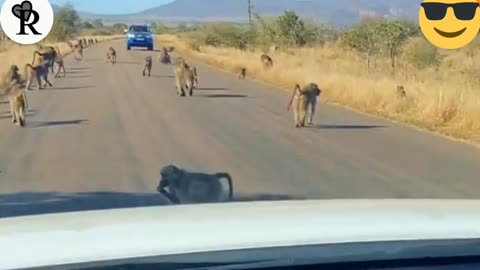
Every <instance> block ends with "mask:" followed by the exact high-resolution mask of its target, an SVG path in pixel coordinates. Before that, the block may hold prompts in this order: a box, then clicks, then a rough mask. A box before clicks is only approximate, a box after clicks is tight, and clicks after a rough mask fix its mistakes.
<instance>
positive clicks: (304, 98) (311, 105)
mask: <svg viewBox="0 0 480 270" xmlns="http://www.w3.org/2000/svg"><path fill="white" fill-rule="evenodd" d="M320 93H321V90H320V88H318V85H317V84H315V83H310V84H307V85H306V86H305V87H303V88H301V87H300V85H298V84H297V85H295V89H294V90H293V93H292V97H291V98H290V101H289V103H288V107H287V110H290V109H291V107H292V106H293V119H294V122H295V126H296V127H297V128H298V127H304V126H305V118H306V116H307V114H308V125H313V116H314V115H315V107H316V106H317V97H318V96H319V95H320ZM307 110H308V111H307Z"/></svg>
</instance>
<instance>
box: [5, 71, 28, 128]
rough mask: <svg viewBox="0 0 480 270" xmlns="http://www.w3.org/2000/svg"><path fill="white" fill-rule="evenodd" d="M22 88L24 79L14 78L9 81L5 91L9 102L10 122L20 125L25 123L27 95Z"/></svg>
mask: <svg viewBox="0 0 480 270" xmlns="http://www.w3.org/2000/svg"><path fill="white" fill-rule="evenodd" d="M24 88H25V84H24V81H21V80H17V79H14V80H12V81H11V82H10V84H9V86H8V88H7V90H6V92H5V95H7V96H8V101H9V103H10V114H11V116H12V123H14V124H17V125H19V126H21V127H23V126H25V123H26V119H25V110H26V109H27V95H26V94H25V91H24V90H23V89H24Z"/></svg>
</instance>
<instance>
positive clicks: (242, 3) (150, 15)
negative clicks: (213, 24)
mask: <svg viewBox="0 0 480 270" xmlns="http://www.w3.org/2000/svg"><path fill="white" fill-rule="evenodd" d="M252 2H253V5H254V12H257V13H259V14H261V15H272V16H277V15H280V14H282V13H283V12H284V11H285V10H293V11H295V12H297V13H298V14H299V15H301V16H304V17H308V18H311V19H314V20H317V21H320V22H325V23H332V24H337V25H345V24H351V23H353V22H355V21H358V19H359V18H360V17H361V16H362V15H378V16H384V17H407V18H413V19H414V18H415V17H416V16H417V14H418V9H419V6H420V3H421V2H422V1H421V0H335V1H326V0H252ZM247 3H248V2H247V0H228V1H226V0H176V1H174V2H172V3H169V4H166V5H162V6H158V7H155V8H151V9H148V10H145V11H143V12H140V13H135V14H125V15H101V14H88V13H82V14H81V15H82V17H83V18H86V19H97V18H102V19H104V21H105V22H125V23H149V22H153V21H156V22H173V23H178V22H187V23H188V22H190V23H192V22H193V23H194V22H205V21H233V22H245V21H247V17H248V15H247V9H248V4H247Z"/></svg>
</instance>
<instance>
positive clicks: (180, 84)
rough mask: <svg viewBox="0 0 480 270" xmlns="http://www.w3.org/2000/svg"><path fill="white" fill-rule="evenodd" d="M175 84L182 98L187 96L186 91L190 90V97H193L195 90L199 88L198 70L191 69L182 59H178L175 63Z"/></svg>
mask: <svg viewBox="0 0 480 270" xmlns="http://www.w3.org/2000/svg"><path fill="white" fill-rule="evenodd" d="M175 83H176V87H177V93H178V95H179V96H182V97H183V96H185V89H186V90H188V95H189V96H192V95H193V89H194V88H196V87H198V75H197V69H196V68H195V67H192V68H190V66H189V65H188V64H187V63H186V62H185V59H183V58H182V57H178V58H177V60H176V62H175Z"/></svg>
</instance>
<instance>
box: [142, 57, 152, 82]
mask: <svg viewBox="0 0 480 270" xmlns="http://www.w3.org/2000/svg"><path fill="white" fill-rule="evenodd" d="M151 70H152V57H151V56H147V57H145V65H144V66H143V72H142V75H143V77H145V74H148V77H150V72H151Z"/></svg>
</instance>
